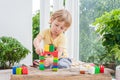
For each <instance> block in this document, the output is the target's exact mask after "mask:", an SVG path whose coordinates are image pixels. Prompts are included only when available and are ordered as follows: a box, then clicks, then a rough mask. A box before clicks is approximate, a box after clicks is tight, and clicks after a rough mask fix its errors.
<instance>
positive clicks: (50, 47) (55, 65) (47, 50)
mask: <svg viewBox="0 0 120 80" xmlns="http://www.w3.org/2000/svg"><path fill="white" fill-rule="evenodd" d="M47 54H49V55H52V56H53V66H52V70H53V71H57V70H58V51H56V50H55V47H54V45H53V44H50V45H45V47H44V52H43V54H42V55H41V56H40V57H39V58H40V65H39V69H40V70H44V69H45V67H44V60H45V55H47Z"/></svg>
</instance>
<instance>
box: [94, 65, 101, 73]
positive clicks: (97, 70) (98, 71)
mask: <svg viewBox="0 0 120 80" xmlns="http://www.w3.org/2000/svg"><path fill="white" fill-rule="evenodd" d="M98 73H100V68H99V67H98V66H95V74H98Z"/></svg>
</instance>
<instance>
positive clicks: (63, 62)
mask: <svg viewBox="0 0 120 80" xmlns="http://www.w3.org/2000/svg"><path fill="white" fill-rule="evenodd" d="M70 67H71V60H69V59H68V58H62V59H60V60H59V62H58V68H70Z"/></svg>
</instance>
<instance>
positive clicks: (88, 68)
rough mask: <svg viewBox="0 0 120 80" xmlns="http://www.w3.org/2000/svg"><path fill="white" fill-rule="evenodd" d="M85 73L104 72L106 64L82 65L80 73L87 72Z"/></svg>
mask: <svg viewBox="0 0 120 80" xmlns="http://www.w3.org/2000/svg"><path fill="white" fill-rule="evenodd" d="M85 73H89V74H99V73H104V66H103V65H100V66H96V65H91V64H87V65H80V74H85Z"/></svg>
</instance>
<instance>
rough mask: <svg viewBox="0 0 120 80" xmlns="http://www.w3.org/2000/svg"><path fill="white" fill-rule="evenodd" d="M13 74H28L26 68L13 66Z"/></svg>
mask: <svg viewBox="0 0 120 80" xmlns="http://www.w3.org/2000/svg"><path fill="white" fill-rule="evenodd" d="M12 72H13V74H17V75H21V74H28V69H27V67H26V66H21V67H18V66H15V67H13V68H12Z"/></svg>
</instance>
